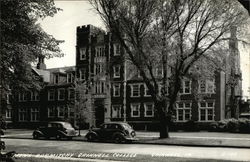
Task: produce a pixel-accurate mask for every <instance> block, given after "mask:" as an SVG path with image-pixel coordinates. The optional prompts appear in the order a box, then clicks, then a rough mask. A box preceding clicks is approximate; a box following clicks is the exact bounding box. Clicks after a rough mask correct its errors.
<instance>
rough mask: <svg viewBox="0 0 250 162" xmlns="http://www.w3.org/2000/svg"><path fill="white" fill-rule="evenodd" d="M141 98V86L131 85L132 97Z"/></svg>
mask: <svg viewBox="0 0 250 162" xmlns="http://www.w3.org/2000/svg"><path fill="white" fill-rule="evenodd" d="M139 96H140V84H133V85H131V97H139Z"/></svg>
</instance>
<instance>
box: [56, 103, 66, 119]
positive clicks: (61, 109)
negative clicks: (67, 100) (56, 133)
mask: <svg viewBox="0 0 250 162" xmlns="http://www.w3.org/2000/svg"><path fill="white" fill-rule="evenodd" d="M57 113H58V114H57V116H58V117H64V114H65V106H58V107H57Z"/></svg>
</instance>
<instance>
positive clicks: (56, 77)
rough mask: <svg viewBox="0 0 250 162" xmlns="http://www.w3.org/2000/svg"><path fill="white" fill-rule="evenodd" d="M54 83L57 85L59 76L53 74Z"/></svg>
mask: <svg viewBox="0 0 250 162" xmlns="http://www.w3.org/2000/svg"><path fill="white" fill-rule="evenodd" d="M54 83H59V74H54Z"/></svg>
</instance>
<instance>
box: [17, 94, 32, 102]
mask: <svg viewBox="0 0 250 162" xmlns="http://www.w3.org/2000/svg"><path fill="white" fill-rule="evenodd" d="M28 97H29V92H19V93H18V100H19V101H27V99H28Z"/></svg>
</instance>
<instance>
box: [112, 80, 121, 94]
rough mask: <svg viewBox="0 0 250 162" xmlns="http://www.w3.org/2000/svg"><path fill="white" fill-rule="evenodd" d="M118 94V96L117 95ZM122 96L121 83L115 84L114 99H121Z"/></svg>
mask: <svg viewBox="0 0 250 162" xmlns="http://www.w3.org/2000/svg"><path fill="white" fill-rule="evenodd" d="M116 92H117V94H116ZM120 95H121V84H120V83H114V84H113V97H120Z"/></svg>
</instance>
